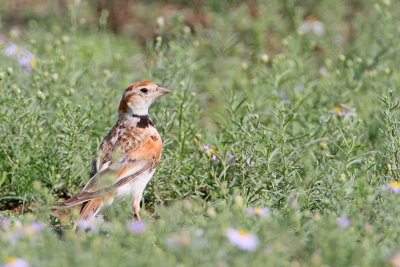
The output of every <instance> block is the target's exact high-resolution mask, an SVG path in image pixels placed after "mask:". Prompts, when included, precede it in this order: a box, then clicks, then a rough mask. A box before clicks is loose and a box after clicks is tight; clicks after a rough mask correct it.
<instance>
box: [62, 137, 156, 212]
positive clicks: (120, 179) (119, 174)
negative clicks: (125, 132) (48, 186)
mask: <svg viewBox="0 0 400 267" xmlns="http://www.w3.org/2000/svg"><path fill="white" fill-rule="evenodd" d="M135 141H136V142H130V144H131V145H130V146H128V147H127V146H126V143H127V142H124V143H125V146H124V147H121V148H120V149H119V150H123V151H122V153H120V154H121V156H118V155H117V156H115V154H118V150H117V151H116V153H114V155H113V156H112V157H111V160H110V161H109V162H106V163H104V164H103V165H102V167H101V169H100V171H99V172H98V173H96V174H95V175H94V176H93V177H92V178H91V179H90V180H89V182H88V183H87V184H86V186H85V187H84V188H83V190H82V191H81V192H80V193H79V194H78V195H76V196H74V197H72V198H70V199H67V200H66V201H64V202H62V203H60V204H58V206H59V207H70V206H73V205H76V204H79V203H82V202H85V201H88V200H90V199H94V198H97V197H101V196H104V195H106V194H108V193H111V192H113V191H115V190H116V189H117V188H119V187H120V186H123V185H125V184H127V183H129V182H131V181H132V180H134V179H135V178H136V177H138V176H139V175H141V174H142V173H144V172H146V171H149V170H153V169H155V168H156V167H157V165H158V163H159V160H160V157H161V150H162V142H161V139H160V138H159V137H157V138H155V137H154V136H152V135H150V134H148V133H147V132H145V131H143V132H142V133H141V134H140V135H137V136H136V137H135ZM128 143H129V142H128ZM114 158H115V159H114Z"/></svg>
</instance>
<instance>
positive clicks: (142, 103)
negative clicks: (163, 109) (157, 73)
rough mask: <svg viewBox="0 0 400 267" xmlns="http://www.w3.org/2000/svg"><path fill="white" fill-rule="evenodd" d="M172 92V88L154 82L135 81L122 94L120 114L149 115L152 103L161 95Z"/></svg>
mask: <svg viewBox="0 0 400 267" xmlns="http://www.w3.org/2000/svg"><path fill="white" fill-rule="evenodd" d="M169 93H171V91H170V90H168V89H165V88H162V87H158V86H157V85H156V84H154V83H152V82H147V81H145V82H135V83H133V84H131V86H129V87H128V88H127V89H126V90H125V92H124V95H123V96H122V99H121V103H120V105H119V109H118V114H119V116H123V115H125V114H128V115H132V114H135V115H138V116H143V115H147V113H148V110H149V107H150V105H151V103H153V101H154V99H156V98H157V97H159V96H162V95H165V94H169Z"/></svg>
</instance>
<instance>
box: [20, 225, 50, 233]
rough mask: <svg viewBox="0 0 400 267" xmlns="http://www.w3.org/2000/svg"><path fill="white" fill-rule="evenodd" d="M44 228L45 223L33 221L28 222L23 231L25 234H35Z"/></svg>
mask: <svg viewBox="0 0 400 267" xmlns="http://www.w3.org/2000/svg"><path fill="white" fill-rule="evenodd" d="M44 228H45V225H44V224H43V223H41V222H33V223H31V224H29V225H28V226H27V227H25V229H24V230H25V232H26V233H27V234H35V233H39V232H41V231H43V230H44Z"/></svg>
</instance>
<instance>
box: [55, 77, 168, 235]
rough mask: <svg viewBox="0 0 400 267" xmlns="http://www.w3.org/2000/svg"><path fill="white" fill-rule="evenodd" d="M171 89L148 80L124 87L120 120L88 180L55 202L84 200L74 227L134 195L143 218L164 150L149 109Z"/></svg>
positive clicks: (135, 207)
mask: <svg viewBox="0 0 400 267" xmlns="http://www.w3.org/2000/svg"><path fill="white" fill-rule="evenodd" d="M170 92H171V91H169V90H168V89H165V88H162V87H158V86H157V85H155V84H154V83H152V82H147V81H145V82H136V83H133V84H132V85H131V86H129V87H128V88H127V89H126V90H125V92H124V95H123V96H122V100H121V103H120V105H119V109H118V114H119V118H118V121H117V123H116V124H115V125H114V127H113V128H112V129H111V131H110V132H109V133H108V135H107V136H106V137H105V138H104V140H103V142H102V143H101V145H100V147H99V150H98V154H99V157H98V158H96V159H94V160H93V162H92V169H91V172H90V180H89V182H88V183H87V184H86V185H85V187H84V188H83V190H82V191H81V192H80V193H79V194H77V195H76V196H74V197H72V198H70V199H67V200H65V201H64V202H62V203H59V204H58V205H57V206H56V208H67V207H71V206H74V205H78V204H81V203H82V208H81V212H80V215H79V217H78V219H77V220H76V222H75V225H74V229H75V228H76V226H77V225H79V224H80V223H82V222H90V221H91V220H92V219H93V218H94V217H95V216H96V214H98V213H99V211H100V210H101V209H102V208H104V207H106V206H109V205H111V204H112V203H113V202H114V200H116V201H122V200H126V199H131V200H132V202H133V210H134V212H135V214H136V217H137V219H138V220H139V221H140V215H139V210H140V201H141V199H142V195H143V191H144V188H145V187H146V185H147V183H148V182H149V180H150V179H151V177H152V176H153V174H154V172H155V170H156V168H157V166H158V163H159V162H160V158H161V151H162V141H161V138H160V135H159V134H158V132H157V129H156V128H155V127H154V124H153V122H152V121H151V119H150V118H149V116H148V109H149V107H150V105H151V103H152V102H153V101H154V99H156V98H157V97H159V96H162V95H165V94H168V93H170Z"/></svg>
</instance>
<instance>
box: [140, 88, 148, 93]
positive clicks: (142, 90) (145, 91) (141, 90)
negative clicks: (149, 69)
mask: <svg viewBox="0 0 400 267" xmlns="http://www.w3.org/2000/svg"><path fill="white" fill-rule="evenodd" d="M147 91H149V90H147V88H142V89H140V92H143V93H147Z"/></svg>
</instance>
